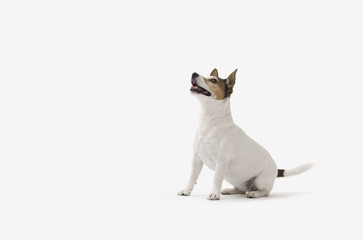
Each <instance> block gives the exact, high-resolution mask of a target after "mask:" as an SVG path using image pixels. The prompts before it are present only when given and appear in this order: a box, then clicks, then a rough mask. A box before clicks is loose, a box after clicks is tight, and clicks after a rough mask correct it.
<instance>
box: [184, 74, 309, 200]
mask: <svg viewBox="0 0 363 240" xmlns="http://www.w3.org/2000/svg"><path fill="white" fill-rule="evenodd" d="M236 72H237V69H236V70H235V71H233V72H232V73H231V74H230V75H229V77H228V78H227V79H222V78H220V77H218V71H217V69H214V70H213V71H212V72H211V74H210V76H209V77H202V76H200V75H199V74H197V73H193V75H192V78H191V83H192V87H191V89H190V91H191V92H192V94H193V95H194V96H196V97H197V98H198V99H199V101H200V102H201V106H202V107H201V115H200V123H199V129H198V130H197V133H196V136H195V140H194V146H193V162H192V171H191V175H190V178H189V182H188V184H187V186H186V187H185V188H184V189H183V190H182V191H180V192H179V193H178V195H180V196H188V195H190V193H191V191H192V190H193V186H194V184H195V183H196V181H197V179H198V176H199V174H200V172H201V170H202V167H203V165H204V164H205V165H207V167H209V168H210V169H212V170H213V171H214V172H215V174H214V180H213V187H212V190H211V192H210V194H209V196H208V199H209V200H219V198H220V194H221V193H222V194H226V195H228V194H245V195H246V197H248V198H259V197H267V196H268V195H269V193H270V192H271V190H272V187H273V185H274V182H275V179H276V177H287V176H292V175H296V174H300V173H302V172H305V171H307V170H308V169H310V168H311V167H312V165H313V164H311V163H308V164H304V165H302V166H299V167H296V168H294V169H289V170H284V169H277V167H276V164H275V162H274V160H273V159H272V157H271V156H270V154H269V153H268V152H267V151H266V150H265V149H264V148H263V147H262V146H260V145H259V144H258V143H257V142H255V141H254V140H253V139H251V138H250V137H249V136H247V135H246V134H245V133H244V132H243V131H242V129H240V128H239V127H238V126H237V125H236V124H234V122H233V119H232V115H231V109H230V96H231V94H232V92H233V86H234V84H235V80H236ZM224 179H225V180H226V181H227V182H229V183H230V184H232V185H233V187H234V188H231V189H222V190H221V186H222V182H223V180H224Z"/></svg>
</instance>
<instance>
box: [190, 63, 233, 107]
mask: <svg viewBox="0 0 363 240" xmlns="http://www.w3.org/2000/svg"><path fill="white" fill-rule="evenodd" d="M236 72H237V69H236V70H234V71H233V72H232V73H231V74H230V75H229V77H228V78H226V79H222V78H220V77H218V71H217V69H214V70H213V71H212V72H211V73H210V76H209V77H203V76H200V75H199V74H198V73H193V74H192V79H191V81H192V87H191V88H190V91H191V92H192V94H193V95H196V96H197V97H198V98H199V100H201V101H202V100H203V101H204V100H207V99H212V100H223V99H226V98H229V97H230V96H231V94H232V92H233V86H234V83H235V81H236Z"/></svg>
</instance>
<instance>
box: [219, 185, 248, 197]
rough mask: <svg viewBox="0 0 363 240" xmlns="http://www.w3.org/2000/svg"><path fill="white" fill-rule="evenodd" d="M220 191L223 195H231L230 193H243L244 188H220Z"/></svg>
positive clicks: (244, 191)
mask: <svg viewBox="0 0 363 240" xmlns="http://www.w3.org/2000/svg"><path fill="white" fill-rule="evenodd" d="M221 193H222V194H223V195H232V194H244V193H246V190H241V189H238V188H235V187H234V188H225V189H222V190H221Z"/></svg>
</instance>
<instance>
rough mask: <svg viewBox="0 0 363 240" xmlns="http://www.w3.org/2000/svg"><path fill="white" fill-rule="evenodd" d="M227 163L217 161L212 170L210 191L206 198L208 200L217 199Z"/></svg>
mask: <svg viewBox="0 0 363 240" xmlns="http://www.w3.org/2000/svg"><path fill="white" fill-rule="evenodd" d="M227 165H228V164H227V163H225V162H223V163H217V164H216V167H215V170H214V179H213V187H212V191H211V192H210V194H209V196H208V199H209V200H219V198H220V195H221V187H222V183H223V179H224V174H225V172H226V170H227Z"/></svg>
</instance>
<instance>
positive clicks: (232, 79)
mask: <svg viewBox="0 0 363 240" xmlns="http://www.w3.org/2000/svg"><path fill="white" fill-rule="evenodd" d="M236 72H237V69H236V70H234V71H233V72H232V73H231V74H229V76H228V78H227V85H228V87H230V88H233V86H234V83H235V81H236Z"/></svg>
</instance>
